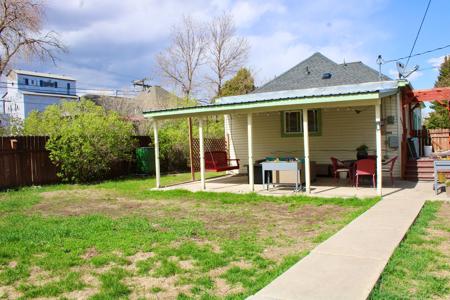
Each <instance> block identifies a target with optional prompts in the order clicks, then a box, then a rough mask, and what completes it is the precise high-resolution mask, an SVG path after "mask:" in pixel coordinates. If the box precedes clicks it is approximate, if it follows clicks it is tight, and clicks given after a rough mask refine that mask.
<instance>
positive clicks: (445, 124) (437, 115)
mask: <svg viewBox="0 0 450 300" xmlns="http://www.w3.org/2000/svg"><path fill="white" fill-rule="evenodd" d="M443 104H444V105H442V104H439V103H437V102H433V104H432V105H431V109H433V112H431V113H430V114H429V116H428V118H427V119H426V120H425V127H426V128H427V129H445V128H450V116H449V112H448V110H447V107H446V106H448V101H444V103H443Z"/></svg>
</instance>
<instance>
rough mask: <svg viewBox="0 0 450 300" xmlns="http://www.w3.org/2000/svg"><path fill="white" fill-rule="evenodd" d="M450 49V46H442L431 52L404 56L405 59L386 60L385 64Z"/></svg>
mask: <svg viewBox="0 0 450 300" xmlns="http://www.w3.org/2000/svg"><path fill="white" fill-rule="evenodd" d="M449 47H450V44H448V45H444V46H441V47H437V48H434V49H431V50H427V51H423V52H419V53H415V54H413V55H411V56H404V57H399V58H396V59H389V60H385V61H384V62H383V64H388V63H392V62H396V61H399V60H403V59H405V58H408V57H416V56H420V55H424V54H428V53H432V52H436V51H439V50H443V49H446V48H449Z"/></svg>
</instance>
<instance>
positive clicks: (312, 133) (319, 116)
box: [280, 108, 322, 137]
mask: <svg viewBox="0 0 450 300" xmlns="http://www.w3.org/2000/svg"><path fill="white" fill-rule="evenodd" d="M308 110H315V111H317V127H318V130H317V131H311V130H310V131H309V135H310V136H321V135H322V110H321V109H320V108H317V109H308ZM287 112H300V113H301V114H302V115H303V110H302V109H299V110H285V111H281V117H280V119H281V128H280V129H281V130H280V131H281V137H301V136H303V132H295V133H288V132H286V127H285V126H286V123H285V116H286V113H287Z"/></svg>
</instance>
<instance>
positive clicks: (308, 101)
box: [144, 92, 380, 119]
mask: <svg viewBox="0 0 450 300" xmlns="http://www.w3.org/2000/svg"><path fill="white" fill-rule="evenodd" d="M379 98H380V95H379V93H378V92H373V93H365V94H354V95H338V96H324V97H310V98H300V99H282V100H278V99H277V100H266V101H255V102H245V103H230V104H216V105H206V106H194V107H183V108H174V109H167V110H160V111H149V112H144V116H145V117H146V118H159V119H164V118H177V117H185V116H195V115H215V114H218V113H224V114H225V113H231V112H234V111H241V110H251V109H264V108H270V107H274V108H275V107H289V106H299V105H301V106H305V105H314V104H324V103H339V102H349V101H364V100H365V101H367V100H377V99H379Z"/></svg>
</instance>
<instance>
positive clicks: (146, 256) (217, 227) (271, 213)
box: [27, 188, 357, 299]
mask: <svg viewBox="0 0 450 300" xmlns="http://www.w3.org/2000/svg"><path fill="white" fill-rule="evenodd" d="M41 195H42V200H41V201H40V202H39V203H38V204H36V205H34V206H33V207H31V208H30V209H29V210H28V211H27V213H28V214H30V215H34V214H39V215H42V216H44V217H45V216H62V217H70V216H83V215H92V214H101V215H106V216H110V217H112V218H121V217H130V216H142V217H145V218H148V220H149V222H150V225H151V226H152V227H153V228H154V229H156V230H158V231H159V230H160V231H161V232H165V231H168V230H169V229H168V226H169V227H170V222H167V220H169V221H172V220H177V221H182V220H187V221H196V224H197V223H201V224H203V227H202V234H198V235H193V236H192V237H190V236H182V237H181V238H177V239H174V240H170V241H169V243H168V244H167V245H163V246H164V247H167V249H170V248H172V249H178V248H179V246H180V247H181V246H182V245H186V244H189V243H194V244H195V245H197V246H199V249H198V251H199V252H198V253H197V255H200V256H197V257H196V256H190V254H189V253H184V254H182V255H179V256H174V255H177V254H176V251H174V252H173V254H172V252H170V253H169V254H168V255H167V256H165V257H164V258H161V257H160V256H161V255H162V254H161V252H159V251H158V250H160V249H159V248H158V247H159V245H158V244H157V243H156V244H154V245H152V247H154V248H151V251H153V252H145V251H149V249H148V248H144V247H142V248H141V249H136V251H137V252H136V253H135V254H133V255H129V256H125V255H124V254H123V253H114V251H112V252H111V254H113V255H116V256H118V257H120V258H124V259H126V261H128V262H129V263H127V264H126V265H114V263H108V264H106V265H103V266H101V267H95V266H94V265H93V264H91V263H90V261H91V260H92V259H93V258H95V257H96V256H98V255H100V254H104V253H99V252H98V249H96V248H95V247H90V248H87V249H86V250H85V251H84V252H82V254H81V255H80V257H81V258H82V259H83V261H84V264H82V266H79V267H78V268H72V269H73V271H77V272H80V273H81V274H83V277H82V281H83V282H84V283H86V285H87V286H86V287H85V288H84V289H83V290H80V291H74V292H70V293H65V294H64V295H62V296H64V297H68V298H88V297H90V296H92V295H94V294H95V293H96V292H98V291H99V289H101V287H100V285H101V284H100V282H99V278H100V276H102V274H106V272H109V271H111V270H112V267H114V268H122V269H124V270H125V271H126V272H127V274H128V275H127V276H126V277H125V278H123V279H122V282H123V283H124V284H126V285H127V286H128V287H129V288H130V290H131V294H130V295H129V297H130V298H131V299H139V298H142V297H144V298H150V299H155V298H156V299H174V298H177V296H179V295H180V293H184V294H185V295H188V296H192V297H194V298H200V295H201V294H202V293H204V292H208V293H211V295H216V296H218V297H226V296H230V295H233V294H239V293H246V292H247V290H248V286H249V284H248V282H249V280H257V278H263V277H264V276H263V275H264V272H265V271H270V270H273V269H275V268H277V267H278V266H280V264H281V262H282V261H283V260H284V259H285V257H286V256H288V255H299V254H301V253H305V252H306V251H309V250H311V249H312V248H314V246H315V244H316V243H317V240H316V237H318V236H320V235H322V234H324V233H328V232H333V231H336V230H337V229H338V228H340V227H341V226H343V225H344V223H343V220H344V217H345V216H347V215H348V213H350V212H352V211H354V210H356V209H357V208H354V207H349V206H345V207H344V206H338V205H312V204H304V205H300V204H292V203H282V202H278V201H277V202H270V201H267V202H263V201H259V202H247V203H246V202H240V203H223V202H221V201H214V200H211V201H208V200H202V201H199V200H191V199H146V200H136V199H132V198H127V197H124V195H123V194H120V193H119V192H116V191H112V190H106V189H93V188H92V189H81V190H65V191H52V192H44V193H41ZM167 223H169V225H167ZM187 224H191V223H190V222H187ZM203 229H204V231H205V232H206V234H203ZM186 242H188V243H186ZM230 242H231V243H230ZM241 242H242V244H241ZM246 243H247V244H246ZM234 244H235V245H234ZM234 246H236V249H235V248H233V247H234ZM240 247H242V248H240ZM208 248H209V249H208ZM202 255H208V256H202ZM209 257H211V258H209ZM208 259H210V260H211V262H212V263H216V264H215V265H212V267H209V265H208V263H206V264H205V261H206V260H208ZM164 268H166V269H164ZM170 268H172V269H170ZM161 270H162V271H161ZM162 274H163V275H165V276H163V275H162Z"/></svg>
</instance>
